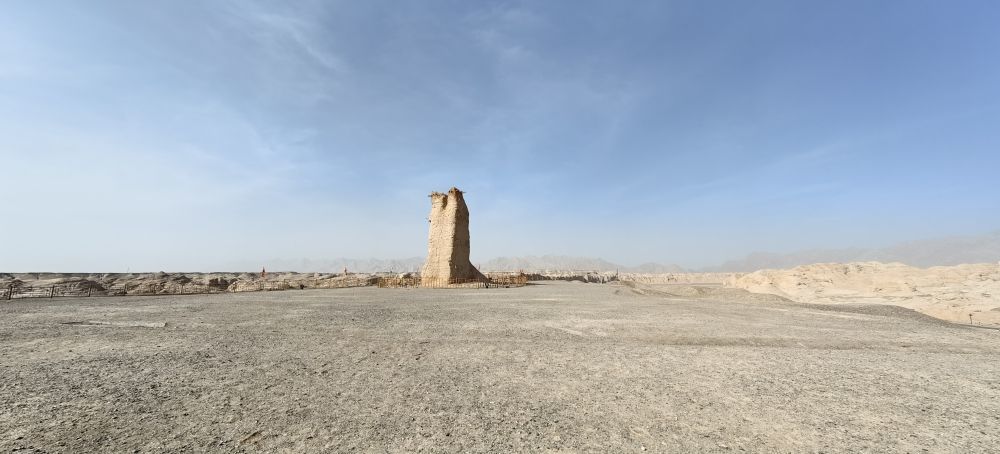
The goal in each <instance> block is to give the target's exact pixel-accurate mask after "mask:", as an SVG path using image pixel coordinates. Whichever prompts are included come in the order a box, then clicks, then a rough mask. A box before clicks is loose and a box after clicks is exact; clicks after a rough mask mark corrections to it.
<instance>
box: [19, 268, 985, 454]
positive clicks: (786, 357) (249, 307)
mask: <svg viewBox="0 0 1000 454" xmlns="http://www.w3.org/2000/svg"><path fill="white" fill-rule="evenodd" d="M0 376H2V379H0V451H5V452H6V451H18V452H21V451H24V452H73V453H76V452H165V451H166V452H205V451H212V452H331V451H333V452H343V451H364V452H414V451H420V450H423V451H431V452H512V451H521V452H523V451H530V452H539V451H556V452H560V451H561V452H643V451H646V452H924V451H929V452H963V453H965V452H995V449H996V447H997V446H998V445H1000V438H998V434H1000V378H998V377H1000V330H993V329H984V328H975V327H969V326H961V325H955V324H949V323H945V322H942V321H940V320H937V319H933V318H930V317H927V316H923V315H921V314H917V313H915V312H912V311H909V310H905V309H900V308H897V307H894V306H885V305H882V306H863V305H836V306H835V305H809V304H798V303H792V302H788V301H786V300H782V299H781V298H778V297H775V296H771V295H760V294H750V293H747V292H745V291H742V290H739V289H733V288H723V287H720V286H687V285H659V286H651V285H640V284H629V285H620V284H609V285H596V284H583V283H568V282H546V283H543V284H539V285H530V286H527V287H522V288H514V289H480V290H466V289H454V290H428V289H377V288H371V287H365V288H353V289H339V290H289V291H283V292H256V293H224V294H215V295H187V296H149V297H119V298H55V299H24V300H14V301H12V302H2V303H0Z"/></svg>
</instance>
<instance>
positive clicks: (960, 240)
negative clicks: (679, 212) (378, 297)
mask: <svg viewBox="0 0 1000 454" xmlns="http://www.w3.org/2000/svg"><path fill="white" fill-rule="evenodd" d="M868 261H876V262H901V263H905V264H907V265H912V266H918V267H928V266H938V265H958V264H961V263H990V262H997V261H1000V230H998V231H995V232H992V233H987V234H984V235H973V236H955V237H947V238H936V239H928V240H920V241H910V242H906V243H900V244H897V245H894V246H889V247H885V248H877V249H863V248H847V249H814V250H807V251H799V252H792V253H788V254H775V253H769V252H755V253H752V254H750V255H748V256H746V257H743V258H741V259H737V260H731V261H728V262H725V263H723V264H721V265H719V266H714V267H707V268H703V269H699V270H686V269H684V268H682V267H680V266H678V265H673V264H663V263H644V264H642V265H638V266H624V265H621V264H617V263H613V262H609V261H607V260H604V259H601V258H595V257H572V256H563V255H543V256H522V257H498V258H494V259H492V260H489V261H486V262H478V263H475V265H476V266H477V267H479V269H481V270H483V271H518V270H523V271H541V270H558V271H568V270H580V271H620V272H623V273H680V272H685V271H706V272H749V271H756V270H760V269H767V268H792V267H796V266H799V265H808V264H812V263H827V262H841V263H843V262H868ZM423 264H424V258H423V257H411V258H405V259H390V260H382V259H352V258H333V259H322V260H310V259H300V260H272V261H270V262H268V263H267V268H268V269H269V270H274V271H299V272H320V273H337V272H342V271H343V270H344V268H347V270H348V271H351V272H357V273H369V272H377V271H388V272H396V273H404V272H413V271H420V268H421V267H422V266H423ZM240 269H242V268H240Z"/></svg>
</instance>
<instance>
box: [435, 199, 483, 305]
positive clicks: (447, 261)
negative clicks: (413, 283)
mask: <svg viewBox="0 0 1000 454" xmlns="http://www.w3.org/2000/svg"><path fill="white" fill-rule="evenodd" d="M430 197H431V214H430V223H431V228H430V238H429V240H428V245H427V262H426V263H424V268H423V270H422V271H421V273H420V281H421V285H423V286H425V287H437V286H441V285H448V284H461V283H466V282H476V281H482V282H486V281H487V280H488V279H487V278H486V276H484V275H483V273H480V272H479V270H477V269H476V267H474V266H472V262H471V261H469V207H468V206H466V205H465V198H464V197H463V196H462V191H460V190H458V188H451V189H450V190H449V191H448V193H446V194H445V193H440V192H433V193H431V195H430Z"/></svg>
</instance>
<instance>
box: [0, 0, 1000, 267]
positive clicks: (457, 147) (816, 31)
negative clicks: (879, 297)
mask: <svg viewBox="0 0 1000 454" xmlns="http://www.w3.org/2000/svg"><path fill="white" fill-rule="evenodd" d="M286 3H287V4H286ZM998 23H1000V4H998V3H996V2H991V1H979V2H975V1H955V2H940V1H927V2H924V1H883V2H872V1H843V2H806V1H788V2H768V1H755V2H736V1H732V2H722V1H712V2H705V1H690V2H670V1H649V2H644V1H630V2H588V1H572V2H569V1H566V2H555V1H553V2H524V3H521V2H506V1H505V2H472V1H384V2H383V1H356V2H346V1H324V2H307V1H303V2H252V1H244V0H240V1H221V0H220V1H207V2H173V1H162V2H157V1H151V2H133V1H120V2H115V1H93V2H72V1H65V2H56V1H11V2H4V3H3V5H0V158H2V162H3V166H2V170H0V173H2V174H3V175H0V190H2V192H3V194H5V195H6V198H7V200H6V203H5V204H4V209H3V211H4V213H3V214H2V215H0V219H2V220H0V236H2V238H3V239H4V243H5V245H4V247H3V249H2V251H0V270H4V271H28V270H51V271H120V270H125V269H131V270H133V271H135V270H168V271H171V270H174V271H178V270H212V269H220V268H222V269H224V268H231V267H232V266H235V265H234V264H242V263H261V264H264V265H266V263H267V261H268V260H270V259H276V258H281V259H298V258H312V259H323V258H328V257H362V258H363V257H378V258H393V257H412V256H420V255H423V254H425V253H426V235H427V222H426V216H427V212H428V209H429V201H428V199H427V198H426V195H427V194H428V193H429V192H431V191H432V190H446V189H447V188H449V187H451V186H458V187H459V188H461V189H463V190H465V191H467V200H468V202H469V204H470V210H471V212H472V241H473V259H474V260H485V259H489V258H492V257H495V256H516V255H528V254H534V255H542V254H562V255H576V256H599V257H603V258H605V259H607V260H611V261H616V262H620V263H623V264H626V265H631V264H638V263H641V262H648V261H658V262H664V263H677V264H680V265H682V266H688V267H699V266H706V265H712V264H716V263H719V262H721V261H723V260H725V259H729V258H734V257H739V256H742V255H744V254H746V253H749V252H751V251H759V250H767V251H775V252H783V251H792V250H797V249H806V248H836V247H849V246H859V247H870V246H882V245H887V244H891V243H895V242H898V241H904V240H910V239H918V238H925V237H934V236H945V235H954V234H966V233H979V232H984V231H989V230H995V229H997V228H1000V176H998V173H1000V32H997V30H996V28H997V24H998Z"/></svg>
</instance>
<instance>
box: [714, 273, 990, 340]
mask: <svg viewBox="0 0 1000 454" xmlns="http://www.w3.org/2000/svg"><path fill="white" fill-rule="evenodd" d="M726 285H727V286H730V287H735V288H741V289H745V290H749V291H751V292H755V293H768V294H773V295H779V296H782V297H785V298H788V299H791V300H793V301H797V302H802V303H816V304H856V303H864V304H889V305H896V306H902V307H905V308H909V309H913V310H915V311H918V312H921V313H924V314H927V315H930V316H932V317H937V318H940V319H942V320H948V321H952V322H957V323H973V324H979V325H984V326H994V327H1000V263H988V264H975V265H956V266H938V267H931V268H916V267H912V266H907V265H903V264H901V263H887V264H886V263H878V262H862V263H846V264H841V263H821V264H814V265H805V266H800V267H796V268H792V269H788V270H762V271H757V272H753V273H748V274H745V275H743V276H739V277H734V278H732V279H729V280H727V281H726ZM970 314H971V315H972V318H971V320H970V318H969V315H970Z"/></svg>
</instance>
